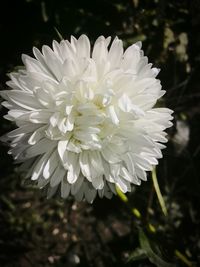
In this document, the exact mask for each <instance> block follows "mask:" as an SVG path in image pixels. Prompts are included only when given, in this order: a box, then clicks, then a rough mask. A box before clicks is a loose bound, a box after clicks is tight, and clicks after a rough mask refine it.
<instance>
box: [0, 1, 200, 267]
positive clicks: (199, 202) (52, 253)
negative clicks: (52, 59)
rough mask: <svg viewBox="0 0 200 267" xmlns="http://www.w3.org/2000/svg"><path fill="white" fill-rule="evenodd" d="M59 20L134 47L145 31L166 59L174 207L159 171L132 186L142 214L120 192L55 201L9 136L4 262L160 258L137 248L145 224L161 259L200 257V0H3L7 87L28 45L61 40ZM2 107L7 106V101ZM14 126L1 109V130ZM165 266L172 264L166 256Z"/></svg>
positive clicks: (158, 58)
mask: <svg viewBox="0 0 200 267" xmlns="http://www.w3.org/2000/svg"><path fill="white" fill-rule="evenodd" d="M55 28H56V29H57V30H58V31H59V32H60V33H61V34H62V36H63V37H64V38H69V37H70V35H71V34H72V35H74V36H76V37H78V36H80V34H82V33H85V34H87V35H88V36H89V38H90V39H91V41H92V42H93V41H94V40H95V38H97V37H98V36H99V35H104V36H108V35H111V36H112V37H114V36H116V35H117V36H118V37H119V38H121V39H122V40H123V41H124V45H125V46H126V47H127V46H128V45H130V44H132V43H134V42H136V41H138V40H141V41H143V49H144V52H145V55H147V56H148V57H149V61H150V62H153V63H154V65H155V66H156V67H159V68H161V70H162V71H161V72H160V74H159V79H161V82H162V85H163V88H164V89H165V90H166V91H167V93H166V95H165V96H164V100H163V105H165V104H166V106H168V107H170V108H171V109H173V110H174V126H173V127H172V128H171V129H170V130H169V139H170V140H169V143H168V148H167V149H166V150H165V151H164V159H162V160H161V161H160V164H159V167H158V169H157V175H158V180H159V184H160V187H161V191H162V194H163V197H164V199H165V202H166V206H167V209H168V216H167V217H165V216H164V215H163V214H162V211H161V209H160V206H159V203H158V200H157V197H156V194H155V192H154V188H153V186H152V180H151V177H150V176H149V180H148V182H146V183H143V184H142V186H141V187H139V188H136V190H135V192H134V193H132V194H129V195H128V198H129V203H130V207H131V208H133V207H134V208H137V209H138V210H140V212H141V214H142V220H140V219H138V218H136V217H134V216H133V215H132V213H131V211H130V209H129V208H128V207H127V206H126V205H125V204H124V203H123V202H122V201H120V199H119V198H117V197H113V199H112V200H99V199H97V200H95V202H94V204H92V205H89V204H87V203H74V202H73V200H66V201H64V202H62V201H60V200H59V199H58V198H56V199H52V200H47V199H46V198H45V196H43V195H42V192H39V191H38V190H35V189H32V188H27V187H26V186H24V185H23V183H22V181H23V179H22V177H20V176H19V174H18V172H17V170H16V168H17V166H16V165H14V164H13V162H12V159H11V157H10V156H8V155H7V153H6V152H7V149H8V148H7V147H6V146H4V145H1V148H0V168H1V170H0V266H2V267H3V266H5V267H11V266H12V267H15V266H16V267H17V266H22V267H29V266H37V267H40V266H57V267H59V266H69V267H71V266H81V267H84V266H95V267H104V266H106V267H107V266H109V267H112V266H116V267H117V266H141V267H145V266H155V265H154V264H155V261H156V260H155V259H157V258H155V255H154V254H153V256H152V254H151V253H152V252H151V250H150V249H149V248H144V247H143V251H145V249H146V251H145V253H146V255H147V256H148V257H142V256H141V255H143V254H141V253H138V251H136V249H137V247H139V246H141V244H139V241H138V227H139V228H141V229H143V230H144V232H145V233H146V237H147V238H148V240H149V242H150V243H151V248H152V249H153V251H154V252H155V254H156V255H158V256H159V259H160V258H161V259H162V260H163V261H165V262H173V263H174V264H175V266H199V265H198V264H200V239H199V237H200V235H199V234H200V233H199V232H200V224H199V223H200V182H199V169H198V168H199V164H200V161H199V158H200V157H199V156H200V142H199V138H200V127H199V125H200V89H199V88H200V82H199V79H200V33H199V32H200V1H198V0H190V1H189V0H188V1H187V0H182V1H181V0H180V1H179V0H177V1H173V0H170V1H167V0H153V1H148V0H146V1H145V0H141V1H139V0H124V1H122V0H113V1H108V0H96V1H89V0H85V1H78V0H74V1H64V0H60V1H58V0H57V1H56V0H49V1H47V0H46V1H41V0H26V1H25V0H16V1H11V0H10V1H9V0H7V1H6V0H4V1H1V4H0V89H4V88H6V86H5V82H6V81H7V76H6V74H7V73H8V72H10V71H13V69H14V68H15V67H16V66H19V65H21V64H22V63H21V54H22V53H25V54H29V55H32V47H33V46H37V47H38V48H41V46H42V45H43V44H48V45H50V46H51V43H52V40H53V39H57V40H59V37H58V34H57V33H56V30H55ZM0 112H1V115H4V114H6V110H5V109H4V108H2V107H1V108H0ZM14 127H15V126H14V125H11V124H10V123H8V122H7V121H5V120H4V119H3V117H2V116H1V118H0V134H1V135H2V134H4V133H6V132H7V131H9V130H11V129H13V128H14ZM187 133H189V134H187ZM149 223H151V224H152V225H154V227H155V228H156V233H155V234H153V233H152V231H150V230H149V227H148V224H149ZM152 242H154V245H152ZM158 248H159V251H158ZM177 250H178V251H179V252H181V255H182V256H180V255H179V254H177ZM134 251H136V252H135V254H132V253H133V252H134ZM131 255H132V260H136V256H138V255H140V256H141V257H139V258H138V261H132V260H130V261H128V260H129V259H130V256H131ZM135 255H136V256H135ZM143 256H144V255H143ZM152 258H153V260H152ZM152 262H154V264H153V263H152ZM157 266H159V267H162V266H163V267H165V266H167V265H164V263H163V262H162V261H157Z"/></svg>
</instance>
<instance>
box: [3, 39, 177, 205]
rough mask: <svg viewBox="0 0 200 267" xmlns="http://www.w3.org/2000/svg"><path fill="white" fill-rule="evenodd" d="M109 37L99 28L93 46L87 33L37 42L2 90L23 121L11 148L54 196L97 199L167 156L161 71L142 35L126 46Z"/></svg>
mask: <svg viewBox="0 0 200 267" xmlns="http://www.w3.org/2000/svg"><path fill="white" fill-rule="evenodd" d="M110 40H111V38H110V37H108V38H104V37H103V36H100V37H99V38H98V39H97V40H96V42H95V44H94V47H93V49H92V50H91V47H90V41H89V39H88V38H87V37H86V36H85V35H82V36H81V37H80V38H79V39H78V40H77V39H75V38H74V37H73V36H72V37H71V42H68V41H67V40H63V41H61V42H60V43H58V42H56V41H53V50H51V49H50V48H49V47H48V46H43V48H42V53H41V52H40V51H39V50H38V49H37V48H33V53H34V56H35V58H32V57H29V56H27V55H23V56H22V60H23V63H24V65H25V68H24V69H23V70H20V71H18V72H15V73H11V74H10V79H11V80H10V81H9V82H8V83H7V84H8V86H9V87H10V88H11V90H5V91H2V92H1V95H2V96H3V98H5V99H6V101H4V102H3V103H2V104H3V105H4V106H5V107H6V108H8V109H9V111H8V115H6V116H5V117H6V119H8V120H11V121H14V122H15V123H16V125H17V126H18V128H17V129H16V130H14V131H12V132H10V133H8V134H7V138H8V140H9V141H10V146H11V149H10V151H9V153H10V154H12V155H13V156H14V159H16V160H17V161H18V162H23V168H24V169H25V170H27V178H30V179H31V180H33V181H35V182H36V183H37V185H38V187H39V188H44V187H47V192H48V196H51V195H53V194H54V193H55V192H60V194H61V197H62V198H67V197H68V196H69V195H72V196H74V197H75V198H76V199H77V200H82V199H86V200H87V201H89V202H92V201H93V200H94V198H95V197H96V195H97V194H98V195H99V196H100V197H103V196H106V197H108V198H110V197H111V196H112V194H113V193H115V192H116V189H115V188H116V186H118V187H119V188H120V189H121V191H122V192H124V193H125V192H127V191H131V189H132V186H133V185H140V183H141V180H144V181H145V180H146V179H147V175H146V171H151V170H152V168H153V166H154V165H156V164H158V161H157V159H158V158H161V157H162V153H161V149H162V148H164V147H165V146H164V145H163V144H161V143H165V142H167V139H166V137H165V136H166V133H165V132H164V130H165V129H166V128H167V127H170V126H171V125H172V123H171V122H170V120H171V119H172V116H171V113H172V111H171V110H169V109H167V108H155V107H154V106H155V104H156V102H157V100H158V99H159V98H160V97H162V96H163V94H164V93H165V91H163V90H161V84H160V81H159V80H158V79H156V76H157V74H158V72H159V71H158V69H156V68H152V64H148V59H147V57H144V55H143V51H142V50H141V43H140V42H138V43H136V44H133V45H132V46H130V47H128V49H126V50H125V52H124V51H123V44H122V41H121V40H119V39H118V38H115V39H114V41H113V42H112V43H111V44H110Z"/></svg>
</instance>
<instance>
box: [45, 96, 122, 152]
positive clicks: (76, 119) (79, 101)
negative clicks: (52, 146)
mask: <svg viewBox="0 0 200 267" xmlns="http://www.w3.org/2000/svg"><path fill="white" fill-rule="evenodd" d="M69 98H70V99H69ZM66 99H67V101H66ZM69 100H70V101H69ZM113 101H114V99H113V96H111V95H109V94H105V95H102V94H96V95H94V94H93V92H92V93H91V94H86V93H85V94H84V95H80V92H76V93H75V94H73V95H71V96H69V95H68V96H67V97H66V98H65V99H64V101H63V100H62V99H60V100H59V101H58V100H57V108H56V110H55V112H54V113H53V115H52V116H51V117H50V120H49V126H48V129H47V130H46V136H47V137H48V138H50V139H51V140H58V141H60V140H67V141H68V149H69V150H70V151H73V152H76V153H80V152H81V151H82V150H101V149H102V147H104V146H105V145H106V144H107V143H108V142H109V141H110V140H111V138H112V137H113V136H114V135H115V134H116V131H117V128H118V122H119V121H118V118H117V115H116V111H115V108H114V105H113Z"/></svg>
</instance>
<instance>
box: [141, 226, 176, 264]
mask: <svg viewBox="0 0 200 267" xmlns="http://www.w3.org/2000/svg"><path fill="white" fill-rule="evenodd" d="M139 242H140V246H141V248H142V250H143V251H144V252H145V253H146V255H147V257H148V259H149V260H150V262H152V263H153V264H155V265H156V266H157V267H175V265H174V264H172V263H168V262H166V261H164V260H163V259H162V258H161V257H160V256H158V255H157V254H156V253H155V252H154V251H153V249H152V246H151V244H150V242H149V240H148V238H147V236H146V235H145V233H144V232H143V231H142V230H141V229H140V230H139ZM157 249H158V248H157Z"/></svg>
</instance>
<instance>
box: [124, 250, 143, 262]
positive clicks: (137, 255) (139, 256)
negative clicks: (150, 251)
mask: <svg viewBox="0 0 200 267" xmlns="http://www.w3.org/2000/svg"><path fill="white" fill-rule="evenodd" d="M146 258H147V255H146V253H145V251H144V250H143V249H141V248H136V249H135V250H134V251H133V252H132V253H131V254H130V256H129V258H128V261H127V262H129V261H138V260H143V259H146Z"/></svg>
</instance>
